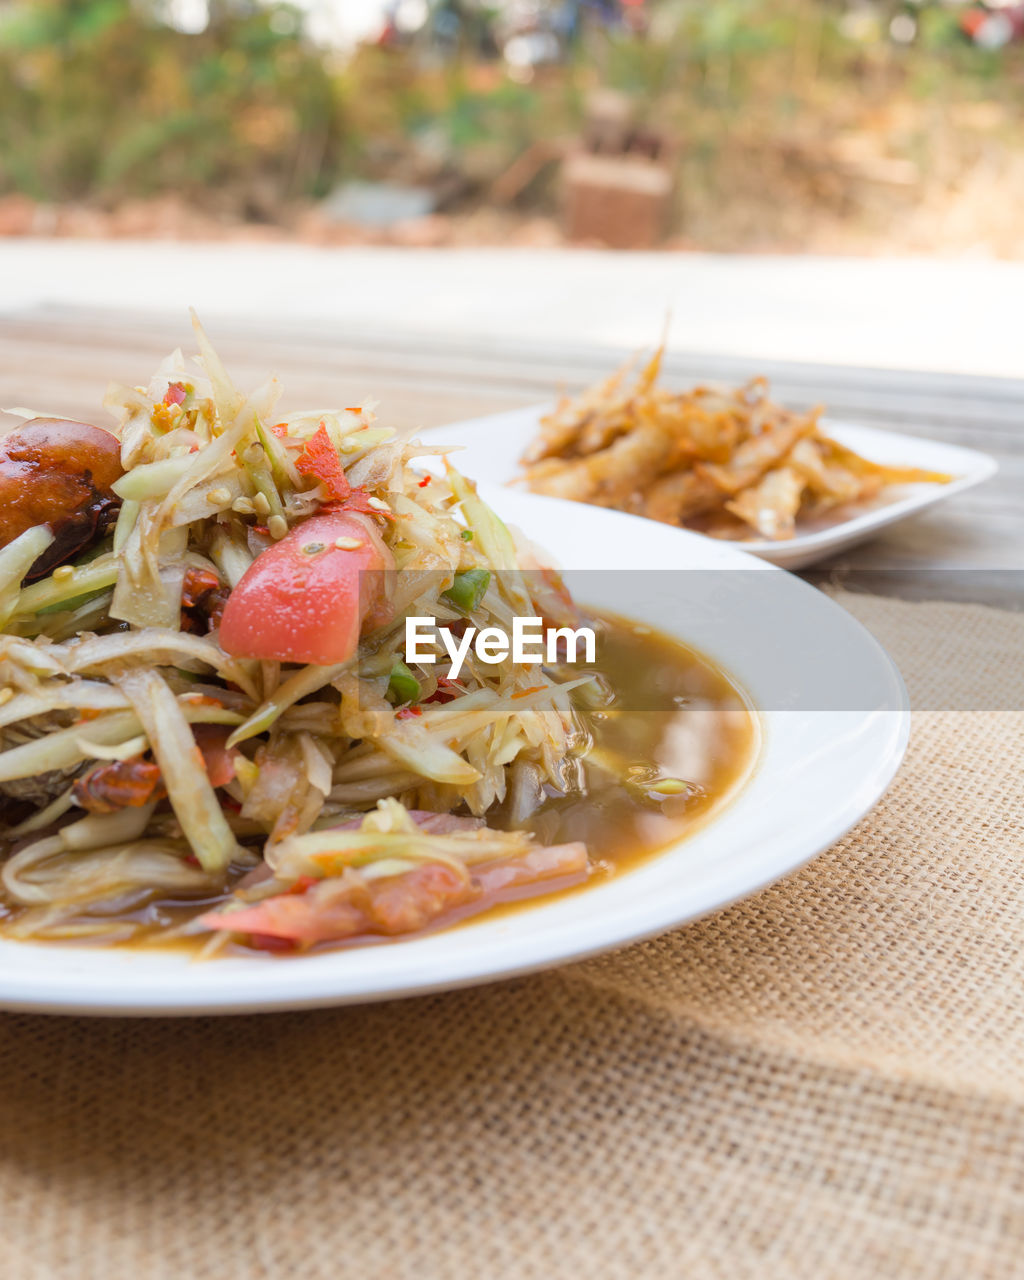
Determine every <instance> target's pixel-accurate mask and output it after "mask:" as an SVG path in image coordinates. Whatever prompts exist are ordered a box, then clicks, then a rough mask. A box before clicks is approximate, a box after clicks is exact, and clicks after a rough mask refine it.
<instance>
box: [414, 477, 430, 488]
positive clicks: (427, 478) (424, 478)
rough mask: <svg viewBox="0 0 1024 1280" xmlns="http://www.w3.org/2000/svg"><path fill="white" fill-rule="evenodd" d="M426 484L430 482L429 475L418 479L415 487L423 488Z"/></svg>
mask: <svg viewBox="0 0 1024 1280" xmlns="http://www.w3.org/2000/svg"><path fill="white" fill-rule="evenodd" d="M428 484H430V476H424V477H423V479H422V480H420V481H419V484H418V486H417V487H418V488H420V489H425V488H426V487H427V485H428Z"/></svg>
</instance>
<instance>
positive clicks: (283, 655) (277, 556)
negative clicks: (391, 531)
mask: <svg viewBox="0 0 1024 1280" xmlns="http://www.w3.org/2000/svg"><path fill="white" fill-rule="evenodd" d="M394 567H395V561H394V557H393V556H392V554H391V552H390V551H389V550H388V548H387V547H386V546H385V545H384V543H383V542H382V541H381V537H380V534H379V533H378V532H377V529H376V527H375V526H374V524H373V522H372V520H371V519H370V518H368V517H364V516H359V515H354V514H350V513H348V512H336V513H332V514H329V515H317V516H313V517H311V518H310V519H309V520H306V521H305V522H304V523H303V524H301V525H299V526H298V527H297V528H295V529H293V530H292V531H291V533H289V534H288V535H287V537H285V538H282V540H281V541H280V542H278V543H277V544H276V545H275V546H273V547H271V548H270V549H269V550H267V551H264V553H263V554H262V555H261V556H259V557H258V558H257V559H256V560H255V561H254V562H253V563H252V564H251V565H250V566H249V568H248V569H247V570H246V572H245V574H244V575H243V576H242V579H241V581H240V582H239V583H238V585H237V586H236V587H235V589H234V590H233V591H232V592H231V595H230V596H229V597H228V602H227V604H226V606H225V608H224V615H223V618H222V619H221V624H220V637H219V638H220V645H221V648H222V649H223V650H224V651H225V652H226V653H230V654H233V655H234V656H235V657H237V658H261V659H265V660H268V661H271V660H272V661H277V662H300V663H313V664H315V665H317V666H322V667H329V666H334V665H335V664H336V663H339V662H347V661H348V660H349V658H351V657H352V655H353V654H354V653H355V651H356V646H357V645H358V643H359V636H360V633H361V631H362V630H363V628H364V626H367V627H374V626H380V625H381V624H382V623H384V622H386V621H387V620H388V618H389V617H390V614H391V611H390V606H389V603H388V587H389V581H388V580H389V577H390V573H389V571H390V570H391V569H393V568H394Z"/></svg>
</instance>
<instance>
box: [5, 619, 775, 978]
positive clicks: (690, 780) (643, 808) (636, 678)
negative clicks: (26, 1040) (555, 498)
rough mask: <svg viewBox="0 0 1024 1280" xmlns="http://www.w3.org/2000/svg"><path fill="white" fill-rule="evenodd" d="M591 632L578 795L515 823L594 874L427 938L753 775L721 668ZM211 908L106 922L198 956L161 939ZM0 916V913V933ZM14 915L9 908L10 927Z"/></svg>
mask: <svg viewBox="0 0 1024 1280" xmlns="http://www.w3.org/2000/svg"><path fill="white" fill-rule="evenodd" d="M598 625H599V627H600V633H599V638H598V656H599V658H600V662H599V664H597V665H595V666H594V667H592V668H589V667H586V666H584V665H582V664H579V665H577V666H575V667H574V668H568V669H567V674H572V675H579V674H583V673H584V672H587V671H590V670H593V671H595V672H596V671H599V672H600V675H601V676H602V677H603V679H604V681H605V682H606V686H607V688H608V690H609V691H611V692H612V697H611V699H610V701H609V702H608V703H607V705H604V706H600V707H596V708H593V709H586V708H583V709H582V710H581V717H582V719H583V721H584V723H585V724H586V727H587V730H588V731H589V734H590V738H591V746H590V749H589V750H588V751H587V752H586V753H585V754H582V755H580V756H579V758H578V759H577V760H576V762H575V764H574V765H571V766H570V767H571V768H576V769H577V770H578V771H579V776H580V779H581V781H582V784H583V785H582V788H581V790H580V791H578V792H576V793H571V794H557V793H554V792H551V791H549V794H548V797H547V799H546V800H545V801H544V802H543V804H542V805H541V806H540V808H539V809H536V810H535V811H534V812H533V813H532V814H531V815H530V817H529V819H528V820H526V821H525V822H524V823H522V824H519V825H522V826H524V827H525V828H526V829H527V830H530V831H531V832H532V833H533V834H534V835H535V836H536V837H537V838H538V839H539V840H540V841H541V842H542V843H545V844H560V843H563V842H566V841H571V840H582V841H584V842H585V843H586V845H587V848H588V851H589V853H590V857H591V861H592V864H593V866H594V871H593V873H592V874H591V875H590V877H589V878H588V879H587V880H586V881H584V882H582V883H579V882H576V883H565V882H563V883H561V884H560V883H559V882H554V881H548V882H544V883H541V884H537V885H532V886H529V887H527V888H526V889H519V890H517V891H512V892H510V893H507V894H504V895H496V896H494V897H492V898H490V899H488V900H485V901H480V900H478V901H476V902H474V903H473V904H471V905H470V906H469V907H464V908H461V909H459V910H457V911H453V912H450V913H448V914H447V915H446V916H443V917H441V918H439V919H438V920H437V921H435V922H434V923H433V924H432V925H431V926H430V928H429V929H428V930H425V931H424V932H436V931H437V930H439V929H442V928H449V927H452V926H453V925H455V924H458V923H462V922H466V921H470V922H471V921H476V920H479V919H481V918H482V917H491V918H492V917H493V916H494V915H495V914H497V913H502V914H503V913H506V912H509V911H511V910H520V909H522V908H523V907H526V906H528V905H530V903H531V902H532V901H533V900H534V899H538V898H539V899H550V898H551V897H552V896H556V895H558V896H560V895H561V894H564V893H578V892H584V891H585V890H586V889H587V888H588V887H589V886H590V885H592V884H597V883H601V882H602V881H605V880H607V879H608V878H609V877H611V876H615V875H619V874H622V873H624V872H628V871H629V870H630V869H631V868H633V867H635V866H637V865H638V864H639V863H641V862H643V861H645V860H646V859H648V858H650V857H653V856H656V855H657V854H658V852H659V851H661V850H663V849H664V848H665V847H666V846H668V845H670V844H674V843H675V842H676V841H678V840H679V839H681V838H684V837H685V836H687V835H689V834H691V833H692V832H693V831H695V830H696V829H697V828H698V827H700V826H703V825H704V824H705V823H706V822H707V821H708V820H709V819H710V818H711V817H713V816H714V815H715V814H716V813H718V812H719V811H720V810H721V808H722V807H723V806H724V805H725V804H726V803H728V801H729V799H731V797H732V796H734V795H735V794H736V792H737V791H738V789H739V788H740V787H741V786H742V784H743V783H744V781H745V780H746V779H747V777H748V776H749V775H750V773H751V771H752V770H753V767H754V765H755V763H756V759H757V754H758V750H759V747H760V727H759V720H758V717H757V714H756V712H755V711H754V709H753V707H752V706H751V704H750V702H749V700H748V699H747V698H746V696H745V695H744V694H743V692H742V691H741V690H740V689H739V687H738V686H737V685H736V684H735V683H734V682H733V680H732V679H731V678H730V677H729V676H728V675H727V674H726V673H725V672H724V671H722V669H721V668H720V667H718V666H717V665H716V664H715V663H714V662H713V661H711V660H710V659H709V658H706V657H705V656H704V655H703V654H700V653H698V652H697V651H695V650H693V649H691V648H689V647H687V646H686V645H683V644H680V643H679V642H678V641H677V640H674V639H673V638H671V637H670V636H667V635H664V634H662V633H660V632H658V631H655V630H654V629H653V628H651V627H647V626H644V625H641V624H639V623H634V622H631V621H629V620H627V619H624V618H618V617H614V616H612V615H609V614H604V615H603V616H602V617H601V619H600V621H599V623H598ZM664 779H673V780H679V781H681V782H683V783H685V784H686V787H685V789H684V790H683V791H682V792H681V793H680V794H678V795H673V796H667V797H666V796H660V795H658V794H657V793H655V792H652V791H651V790H650V784H651V783H652V782H657V781H658V780H664ZM488 822H489V823H491V824H492V825H495V826H504V827H509V826H514V825H517V824H516V823H514V822H513V821H512V820H511V817H510V815H509V814H508V813H507V812H505V813H503V812H502V811H500V810H499V811H497V812H495V813H493V814H490V815H488ZM212 905H214V904H213V903H211V902H210V901H209V900H206V901H204V902H202V903H201V904H200V903H196V902H194V901H192V902H187V903H186V902H181V901H157V902H151V903H150V904H149V905H147V906H146V907H144V908H142V909H140V910H139V911H137V912H134V913H131V914H128V915H125V916H121V917H116V918H113V919H112V920H111V923H113V924H116V922H117V920H120V921H123V922H125V923H128V922H132V923H134V924H135V926H136V930H137V931H136V933H135V936H134V937H132V938H131V940H130V944H129V945H140V946H154V945H159V946H169V945H170V946H182V945H184V946H187V947H188V948H189V949H190V950H195V949H198V948H199V947H201V946H202V945H204V944H205V943H206V942H207V941H208V937H207V936H206V935H203V936H202V937H200V938H198V939H191V938H187V939H183V938H181V936H180V935H178V936H177V937H175V938H168V936H167V931H168V930H169V929H178V928H180V927H181V926H182V925H184V924H186V923H187V922H188V921H189V920H191V919H193V918H194V917H195V916H197V915H200V914H202V912H203V911H205V910H209V909H210V908H211V906H212ZM4 915H5V912H4V910H3V908H2V907H0V933H2V932H4ZM16 916H17V912H16V911H12V912H10V914H9V915H8V916H7V918H8V919H11V920H13V919H15V918H16ZM83 918H88V917H83ZM92 919H93V920H95V919H96V917H92ZM139 926H141V927H139ZM409 936H410V935H408V934H406V935H401V936H399V937H396V938H390V937H389V938H381V937H376V936H375V937H361V938H353V939H349V940H346V941H345V942H342V943H334V944H323V945H325V946H326V945H331V946H334V947H337V946H344V947H350V946H365V945H368V944H384V943H394V942H401V941H402V938H403V937H409ZM78 941H80V942H83V941H87V940H86V939H80V940H78ZM101 941H107V940H106V939H101ZM116 945H125V944H123V943H117V944H116ZM317 949H318V950H319V949H322V948H317ZM226 950H227V951H229V952H231V953H233V954H236V955H237V954H248V955H251V954H252V951H251V949H249V948H246V947H243V946H240V945H235V944H231V945H229V946H228V947H227V948H226ZM261 954H263V953H261Z"/></svg>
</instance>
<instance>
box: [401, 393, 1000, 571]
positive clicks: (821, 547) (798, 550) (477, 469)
mask: <svg viewBox="0 0 1024 1280" xmlns="http://www.w3.org/2000/svg"><path fill="white" fill-rule="evenodd" d="M550 409H551V406H550V405H546V404H545V405H534V406H532V407H530V408H527V409H513V410H511V411H510V412H508V413H495V414H491V415H490V416H489V417H486V418H473V419H472V420H470V421H468V422H456V423H454V424H453V425H451V426H447V427H435V428H432V429H431V431H429V432H427V433H425V436H426V438H427V439H429V440H436V441H437V442H438V443H439V444H453V445H458V446H460V448H461V449H462V450H464V452H461V453H460V454H459V455H458V458H457V460H456V461H457V463H458V466H459V467H460V468H461V469H462V470H464V471H465V472H466V474H467V475H470V476H473V478H474V479H476V480H480V481H483V482H486V483H488V484H500V485H504V484H509V483H510V482H511V481H512V480H514V479H515V477H516V476H517V475H518V474H519V459H520V457H521V456H522V454H523V451H524V450H525V448H526V446H527V444H528V443H529V442H530V441H531V440H532V439H533V437H534V436H535V435H536V433H537V430H538V427H539V425H540V419H541V417H542V416H543V415H544V414H545V413H547V412H548V411H549V410H550ZM822 426H823V427H824V428H825V430H826V431H827V432H828V434H829V435H831V436H834V437H835V439H836V440H838V441H839V443H840V444H844V445H846V446H848V447H849V448H850V449H853V450H854V451H855V452H857V453H861V454H863V455H864V456H865V457H866V458H870V459H872V461H875V462H884V463H886V464H890V465H894V466H906V467H920V468H922V469H923V470H925V471H942V472H945V473H946V474H947V475H952V476H953V477H954V479H953V480H952V481H951V482H950V483H949V484H901V485H890V486H889V487H888V488H886V489H884V490H883V491H882V492H881V493H880V494H879V495H878V497H877V498H875V499H874V500H873V501H871V502H864V503H859V504H858V505H857V506H856V508H848V509H846V510H843V511H842V512H831V513H828V514H827V515H825V516H823V517H820V518H818V519H816V520H803V521H800V522H799V524H798V526H797V534H796V537H794V538H790V539H788V540H787V541H785V542H765V541H761V540H759V539H755V538H752V539H750V540H749V541H747V540H744V541H743V542H739V543H734V544H733V545H735V546H740V547H742V548H743V550H744V551H749V552H750V553H751V554H752V555H755V556H760V557H761V559H763V560H770V561H771V563H772V564H777V565H781V566H782V567H783V568H784V569H799V568H802V567H803V566H804V565H808V564H813V563H814V562H815V561H816V560H821V559H823V558H824V557H825V556H827V555H832V554H834V553H835V552H837V551H842V550H843V549H844V548H846V547H851V546H854V545H855V544H856V543H858V542H865V541H866V540H867V539H868V538H870V537H872V536H873V535H874V534H875V533H877V532H878V530H879V529H882V528H884V527H885V526H886V525H888V524H893V523H894V522H895V521H897V520H902V519H904V517H906V516H909V515H912V514H913V513H914V512H916V511H921V510H922V509H923V508H924V507H929V506H931V505H932V503H935V502H942V501H943V500H944V499H946V498H952V497H953V496H954V495H955V494H958V493H963V491H964V490H965V489H970V488H972V487H973V486H974V485H976V484H980V483H981V482H982V481H983V480H987V479H988V478H989V477H990V476H992V475H994V474H995V473H996V471H997V469H998V463H997V462H996V460H995V458H993V457H991V456H990V455H989V454H987V453H979V452H978V450H976V449H963V448H961V447H960V446H959V445H953V444H943V443H941V441H938V440H923V439H921V438H920V437H919V436H906V435H902V434H900V433H899V432H896V431H881V430H879V429H878V428H877V427H863V426H857V425H855V424H854V423H851V422H835V421H832V420H831V419H828V418H826V419H824V420H823V422H822ZM426 465H430V464H429V463H428V464H426Z"/></svg>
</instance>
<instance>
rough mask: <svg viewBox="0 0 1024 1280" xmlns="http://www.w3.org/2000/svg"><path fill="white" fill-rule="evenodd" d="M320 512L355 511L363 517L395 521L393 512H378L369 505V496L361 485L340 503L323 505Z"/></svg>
mask: <svg viewBox="0 0 1024 1280" xmlns="http://www.w3.org/2000/svg"><path fill="white" fill-rule="evenodd" d="M321 510H322V511H323V512H324V513H325V514H327V515H330V513H331V512H332V511H357V512H360V513H361V514H362V515H364V516H383V517H384V519H385V520H394V519H395V513H394V512H393V511H380V510H379V509H378V508H377V507H373V506H371V505H370V494H369V492H368V491H367V490H366V489H365V488H364V487H363V486H362V485H357V486H356V488H355V489H353V490H352V492H351V493H350V494H349V495H348V497H347V498H345V499H344V500H343V501H342V502H326V503H324V505H323V507H322V508H321Z"/></svg>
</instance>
